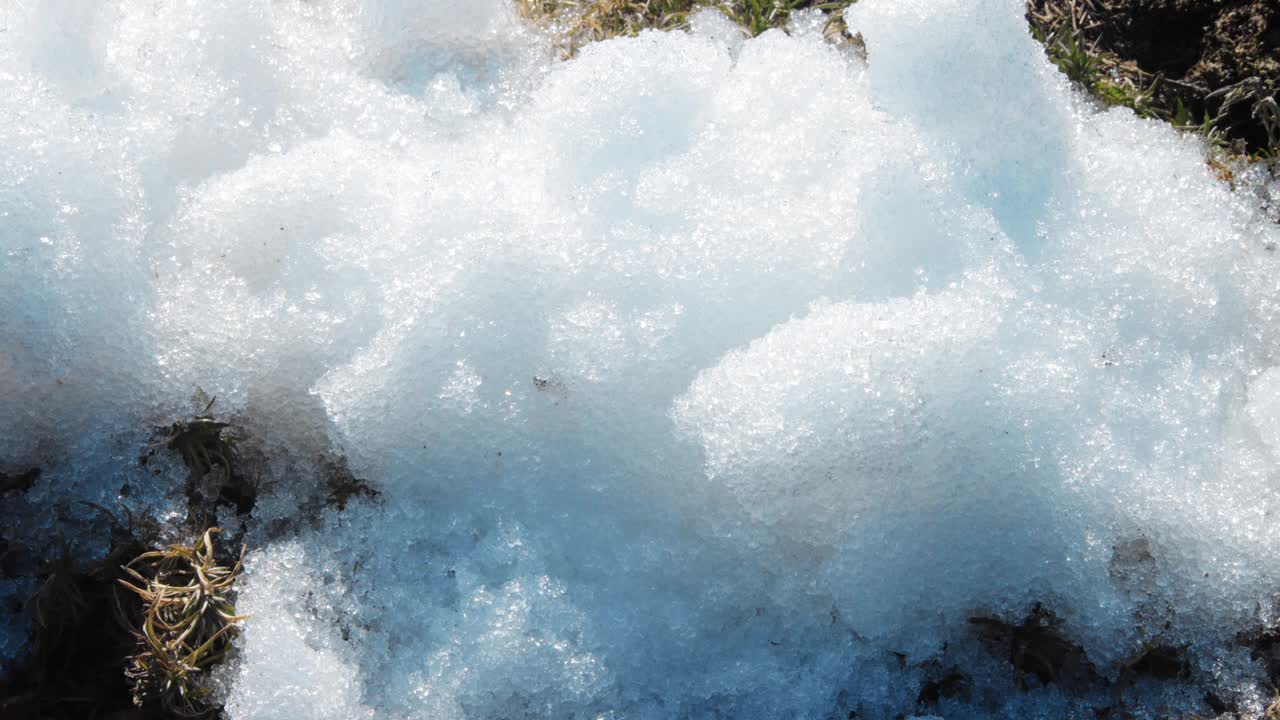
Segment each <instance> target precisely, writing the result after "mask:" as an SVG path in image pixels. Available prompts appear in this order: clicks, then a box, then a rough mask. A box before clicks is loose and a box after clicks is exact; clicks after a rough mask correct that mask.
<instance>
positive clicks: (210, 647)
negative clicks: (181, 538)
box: [117, 528, 245, 717]
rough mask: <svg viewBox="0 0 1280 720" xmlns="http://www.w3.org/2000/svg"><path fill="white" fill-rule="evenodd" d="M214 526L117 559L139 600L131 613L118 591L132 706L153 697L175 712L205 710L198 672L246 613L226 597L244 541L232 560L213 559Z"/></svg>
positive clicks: (225, 646)
mask: <svg viewBox="0 0 1280 720" xmlns="http://www.w3.org/2000/svg"><path fill="white" fill-rule="evenodd" d="M219 532H220V531H219V530H218V529H217V528H210V529H209V530H206V531H205V532H204V534H203V535H201V536H200V538H199V539H198V540H196V542H195V543H194V544H193V545H191V546H190V547H187V546H183V545H172V546H170V547H169V548H167V549H165V550H156V551H152V552H146V553H143V554H141V555H139V556H138V557H136V558H134V559H133V560H132V561H130V562H129V563H128V564H127V565H125V566H123V570H124V572H125V573H126V574H127V575H128V578H127V579H123V580H120V581H119V584H120V586H121V588H123V589H124V590H127V591H128V594H129V595H131V596H133V597H135V598H137V600H140V601H141V606H140V607H139V608H138V610H137V613H136V614H134V613H130V612H129V611H128V610H126V609H125V607H126V603H125V602H123V601H122V599H121V598H120V597H119V596H117V600H118V601H120V602H118V605H117V607H118V608H119V610H120V615H121V619H122V621H123V622H125V623H126V624H128V626H129V627H130V628H131V631H132V633H133V636H134V638H135V639H136V641H137V652H135V653H134V654H133V655H132V656H130V657H129V659H128V665H127V668H126V670H125V675H126V677H128V679H129V681H130V682H131V684H132V686H133V701H134V703H135V704H136V705H138V706H141V705H142V704H143V703H144V702H146V701H147V700H149V699H152V698H155V699H158V700H159V701H160V703H161V705H163V706H164V708H165V709H166V710H168V711H169V712H172V713H175V714H178V715H182V716H186V717H200V716H203V715H205V714H207V713H208V712H209V708H208V706H207V703H206V695H207V694H208V689H207V688H205V687H204V686H203V685H202V684H201V683H200V681H199V677H198V676H199V674H200V673H201V672H202V671H204V670H206V669H208V668H209V667H210V666H211V665H213V664H214V663H217V662H219V661H220V660H222V659H223V658H224V657H225V655H226V653H227V652H228V651H229V650H230V649H231V640H232V638H233V637H234V635H235V633H236V629H237V627H236V626H237V624H238V623H239V622H240V621H242V620H244V619H245V616H243V615H237V614H236V610H235V605H234V604H233V603H232V600H231V596H232V593H233V586H234V584H235V581H236V577H237V576H238V575H239V573H240V569H241V566H242V561H243V558H244V549H243V548H242V549H241V551H240V557H239V559H237V560H236V562H235V564H234V565H231V566H227V565H224V564H221V563H219V562H218V560H217V559H216V558H215V552H214V543H213V536H214V535H215V534H218V533H219ZM133 605H134V606H135V607H136V606H137V603H136V602H135V603H133ZM138 618H140V622H139V620H138Z"/></svg>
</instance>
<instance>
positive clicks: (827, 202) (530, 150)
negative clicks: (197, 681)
mask: <svg viewBox="0 0 1280 720" xmlns="http://www.w3.org/2000/svg"><path fill="white" fill-rule="evenodd" d="M73 5H75V4H66V3H62V2H54V1H52V0H49V1H45V0H10V2H7V3H4V4H3V7H0V28H2V29H4V30H5V32H4V34H3V35H0V38H3V40H0V89H2V90H3V92H0V166H2V167H3V168H4V172H3V173H0V217H3V219H4V224H3V230H0V307H3V308H4V312H3V313H0V472H10V471H13V472H16V471H18V470H22V469H25V468H29V467H40V468H41V469H42V470H43V472H42V474H41V476H40V480H39V482H38V483H37V484H35V485H34V486H33V488H32V489H31V490H30V491H28V492H27V493H25V494H21V495H19V494H6V495H5V496H4V497H3V500H2V502H3V506H0V509H2V510H3V512H4V513H5V517H6V518H13V522H12V526H11V527H9V528H8V529H6V531H5V533H6V535H7V537H8V539H19V540H22V541H24V542H29V543H38V542H47V541H48V540H49V539H50V538H52V537H53V533H54V532H55V531H56V528H55V518H53V517H51V516H50V515H49V514H48V513H47V512H45V513H42V512H41V510H40V508H42V507H47V504H48V503H50V502H55V501H65V502H67V503H68V507H71V506H73V505H74V501H78V500H87V501H92V502H96V503H100V504H109V503H111V502H113V501H114V500H115V499H116V498H117V496H120V495H122V494H124V495H126V496H127V498H128V499H129V501H130V502H135V503H141V504H143V505H148V506H150V507H152V508H156V509H158V511H159V512H173V511H174V507H176V506H177V505H180V497H179V496H180V492H179V491H180V487H178V485H180V480H179V479H178V478H180V476H181V473H180V472H179V469H178V468H176V467H168V468H167V470H166V472H163V473H160V474H158V475H157V474H154V473H153V467H154V466H153V467H147V468H142V467H137V466H136V463H134V462H132V461H133V458H134V457H136V455H137V452H138V449H139V448H140V447H142V446H143V445H144V444H145V443H146V442H148V440H149V439H150V438H149V435H148V433H149V428H150V427H152V426H154V425H156V424H163V423H164V422H166V421H168V420H169V419H171V418H173V417H176V416H179V415H181V414H183V413H184V412H189V406H188V404H187V398H188V397H190V396H191V395H192V393H193V392H195V390H196V388H197V387H199V388H200V389H202V390H203V391H204V392H205V393H207V394H208V395H209V396H217V398H218V405H217V409H218V410H219V411H220V412H221V413H224V414H226V415H228V416H231V417H234V418H236V419H237V422H238V423H239V424H240V425H241V426H242V427H243V428H244V429H245V430H246V432H247V433H248V434H249V435H251V436H252V438H253V442H254V443H257V444H258V448H259V450H260V451H261V453H260V454H261V456H262V457H264V458H268V460H266V461H264V464H263V466H262V467H261V468H258V472H260V473H261V476H262V478H263V488H262V489H263V492H262V495H261V497H260V498H259V503H258V507H257V508H256V509H255V510H254V513H253V515H252V516H249V517H248V518H247V519H244V518H242V519H241V520H243V521H245V522H246V527H247V535H246V537H247V538H248V541H249V542H250V544H251V546H252V547H253V550H252V552H251V553H250V562H249V564H248V566H247V569H246V573H245V578H244V581H243V582H244V587H243V590H242V593H241V605H242V606H243V610H245V611H247V612H251V613H253V618H252V619H251V620H250V621H249V622H248V623H247V625H246V628H245V633H244V635H243V637H242V638H241V640H240V641H239V642H240V647H241V653H240V654H239V657H238V659H237V660H236V661H235V662H234V663H233V664H231V665H229V666H227V667H225V668H223V669H222V670H221V671H220V675H219V682H220V684H221V687H222V689H221V693H222V697H224V698H225V700H226V703H227V705H226V707H227V714H228V716H229V717H230V718H233V719H234V720H250V719H265V718H275V717H280V718H285V717H288V718H303V719H305V718H365V717H367V718H373V717H376V718H427V717H430V718H497V717H505V718H565V717H577V718H586V717H590V718H616V719H621V718H655V719H656V718H671V717H735V718H757V717H758V718H778V717H797V718H801V717H802V718H821V717H840V718H843V717H848V716H849V713H850V712H851V711H852V712H857V713H858V717H873V718H874V717H894V716H896V715H898V714H907V715H912V714H915V715H921V716H924V715H930V714H937V715H940V716H945V717H948V718H960V717H997V716H999V717H1018V718H1024V717H1067V716H1074V714H1079V713H1082V712H1085V711H1086V710H1087V709H1088V708H1093V707H1100V706H1123V707H1124V708H1125V711H1126V712H1130V713H1135V714H1136V715H1137V716H1140V717H1151V716H1155V715H1157V714H1164V713H1168V714H1178V713H1183V714H1187V713H1191V712H1198V713H1204V712H1207V710H1206V709H1205V708H1204V706H1203V705H1202V703H1203V699H1204V697H1205V693H1206V692H1207V691H1212V692H1213V693H1215V695H1216V696H1218V697H1220V698H1223V699H1224V700H1227V701H1230V702H1233V703H1237V704H1239V705H1240V707H1242V708H1245V709H1249V708H1254V709H1255V710H1256V708H1257V707H1258V703H1260V702H1262V701H1263V696H1264V694H1263V692H1262V688H1263V687H1265V683H1266V681H1267V677H1266V672H1267V669H1266V668H1265V667H1264V666H1263V665H1262V664H1261V661H1255V660H1254V659H1253V658H1252V657H1251V655H1250V653H1249V650H1248V649H1247V648H1245V647H1243V646H1241V645H1240V638H1241V637H1244V636H1247V635H1249V634H1250V633H1257V632H1259V631H1260V630H1262V629H1264V628H1267V627H1272V626H1274V625H1275V624H1276V623H1277V622H1280V617H1278V615H1280V607H1277V604H1276V601H1275V598H1276V596H1277V595H1276V591H1277V590H1278V589H1280V524H1278V523H1277V522H1276V518H1277V517H1278V516H1277V513H1278V512H1280V482H1278V481H1280V431H1278V430H1277V429H1276V423H1277V419H1278V418H1280V376H1277V372H1280V371H1277V370H1276V369H1275V367H1276V366H1277V365H1280V330H1278V328H1280V324H1277V320H1280V315H1278V311H1280V283H1278V282H1277V281H1276V279H1275V278H1276V276H1277V270H1278V269H1280V261H1278V260H1277V258H1276V254H1275V247H1276V243H1277V242H1280V230H1277V228H1276V226H1275V225H1274V224H1271V223H1269V221H1268V220H1267V219H1266V217H1265V212H1264V208H1263V207H1262V205H1261V204H1260V202H1259V200H1258V198H1257V197H1255V196H1253V195H1249V194H1246V193H1240V194H1235V193H1233V192H1231V191H1230V190H1229V189H1228V188H1227V187H1225V186H1224V185H1223V184H1222V183H1221V182H1219V181H1218V180H1217V179H1216V178H1215V177H1214V175H1213V173H1212V172H1211V171H1210V170H1209V169H1208V168H1207V167H1206V166H1205V164H1204V162H1203V155H1202V148H1201V147H1200V146H1199V144H1198V143H1197V141H1196V140H1195V139H1194V138H1192V137H1189V136H1187V135H1185V134H1180V133H1178V132H1176V131H1174V130H1173V129H1171V128H1169V127H1167V126H1164V125H1161V124H1158V123H1154V122H1150V121H1144V120H1140V119H1137V118H1135V117H1133V116H1132V114H1131V113H1129V112H1128V111H1124V110H1112V111H1108V112H1100V111H1099V110H1097V109H1096V108H1095V107H1093V106H1092V105H1091V104H1089V102H1087V101H1086V100H1084V99H1082V98H1079V97H1076V96H1074V95H1073V94H1072V92H1071V91H1070V89H1069V88H1068V87H1067V85H1066V84H1065V81H1064V80H1063V79H1062V78H1061V77H1059V76H1058V75H1057V74H1056V72H1055V71H1054V70H1053V69H1052V68H1051V66H1050V65H1049V64H1048V62H1047V60H1045V58H1044V56H1043V52H1042V50H1041V49H1040V48H1039V47H1038V46H1037V45H1036V44H1035V43H1034V41H1033V40H1032V39H1031V38H1030V37H1029V35H1028V33H1027V29H1026V26H1025V22H1024V21H1023V18H1022V11H1023V8H1022V6H1021V4H1020V3H1019V2H1017V1H1016V0H861V2H859V3H858V4H857V5H856V6H854V7H853V8H851V9H850V10H849V12H848V14H847V20H848V22H849V25H850V27H851V29H852V30H853V31H855V32H860V33H861V34H862V35H863V37H864V39H865V42H866V49H867V58H866V60H864V59H863V58H862V57H861V56H860V55H859V54H857V53H856V52H854V51H852V50H841V49H838V48H836V47H834V46H832V45H830V44H827V43H825V42H824V41H823V39H822V37H821V31H820V23H817V22H814V21H813V17H811V16H808V15H805V14H803V13H799V14H798V16H797V19H796V20H795V23H794V27H793V28H792V30H793V31H792V32H791V33H789V34H788V33H783V32H781V31H770V32H767V33H765V34H763V35H761V36H760V37H758V38H754V39H751V40H747V41H745V42H744V41H743V40H742V39H741V38H740V37H737V36H736V35H735V34H734V33H733V32H731V31H729V29H728V28H727V27H726V25H725V23H724V21H722V20H720V19H718V18H717V17H715V16H713V15H702V16H699V17H698V18H696V19H695V21H694V22H693V24H692V25H693V30H692V31H691V32H689V33H671V34H661V33H643V34H641V35H640V36H639V37H636V38H629V39H618V40H613V41H609V42H603V43H598V44H595V45H591V46H589V47H586V48H584V49H583V50H582V51H581V53H580V54H579V55H578V56H577V57H576V58H574V59H573V60H571V61H566V62H557V61H554V60H553V59H552V58H551V53H550V50H549V47H550V43H549V42H547V40H546V39H545V38H540V37H538V36H537V35H536V34H535V33H533V32H532V31H531V30H529V29H527V28H525V27H524V26H522V25H521V24H520V23H519V21H518V19H517V18H516V15H515V13H514V11H513V10H512V9H511V7H509V6H508V5H507V4H506V3H505V2H499V0H484V1H477V2H468V3H458V2H447V1H445V0H417V1H414V2H410V1H409V0H363V1H357V0H305V1H304V0H274V1H268V0H235V1H234V2H233V1H232V0H201V1H200V2H195V1H194V0H192V1H187V0H182V1H178V2H167V3H159V4H157V3H153V2H144V1H142V0H136V1H135V0H112V1H110V2H103V3H98V4H95V5H94V6H93V8H92V9H89V10H86V9H85V8H84V7H80V6H75V7H73ZM337 456H343V457H345V458H346V460H347V461H348V462H349V463H350V468H351V470H352V471H353V472H354V474H355V476H356V477H359V478H364V479H367V480H368V481H369V482H370V483H371V485H372V486H373V487H374V488H376V489H377V490H378V491H379V492H380V493H381V495H380V496H379V498H378V499H377V500H376V501H353V502H352V503H351V504H350V505H349V506H348V507H347V508H346V509H345V510H342V511H338V510H337V509H330V510H326V511H324V512H323V513H321V514H319V515H317V516H315V517H299V516H298V514H299V513H298V509H299V507H300V505H301V504H302V499H304V498H310V497H314V496H316V494H317V493H319V494H321V495H323V492H324V490H323V488H322V485H323V480H322V478H323V476H324V462H326V460H325V458H330V459H331V458H333V457H337ZM75 512H80V513H83V515H82V516H83V517H88V516H89V515H91V514H92V513H91V512H90V511H88V510H84V509H81V510H77V511H75ZM227 522H228V523H232V522H240V521H237V520H234V519H231V518H228V519H227ZM6 592H7V591H6ZM1037 604H1039V605H1037ZM1037 606H1038V607H1040V608H1043V609H1047V611H1051V613H1052V617H1053V618H1054V620H1053V621H1052V627H1053V631H1052V632H1053V633H1056V635H1055V637H1060V638H1062V642H1063V643H1066V644H1069V645H1070V646H1072V647H1073V648H1076V649H1077V651H1078V653H1080V654H1081V656H1082V657H1087V658H1088V662H1089V664H1090V666H1091V669H1090V671H1089V672H1088V673H1084V672H1081V673H1077V675H1076V677H1077V679H1079V682H1074V681H1069V678H1068V677H1067V673H1066V671H1065V670H1064V669H1063V668H1062V667H1059V666H1058V665H1054V667H1053V668H1051V670H1053V672H1050V673H1049V677H1039V678H1038V679H1036V678H1033V679H1032V680H1030V681H1029V683H1028V681H1027V679H1026V678H1027V676H1030V675H1035V674H1036V673H1028V672H1027V668H1026V667H1025V666H1024V667H1014V666H1013V665H1011V664H1010V662H1009V657H1010V656H1009V654H1008V651H1007V650H1004V651H1001V650H998V649H997V650H993V649H992V643H993V642H995V641H992V639H991V637H984V636H983V633H982V632H981V631H980V628H981V627H987V628H1002V627H1003V628H1013V627H1015V626H1018V625H1019V624H1020V623H1022V622H1023V621H1024V619H1025V618H1027V617H1028V614H1029V613H1032V609H1033V608H1035V607H1037ZM975 618H976V619H978V622H975ZM11 622H16V621H11ZM1046 622H1048V621H1047V620H1046ZM991 632H997V631H994V630H993V631H991ZM999 632H1008V633H1012V632H1014V631H1013V630H1004V631H999ZM1019 632H1024V633H1026V632H1032V631H1019ZM1037 632H1038V631H1037ZM1046 633H1048V631H1047V630H1046V631H1044V633H1041V634H1040V635H1035V637H1042V636H1044V635H1045V634H1046ZM1032 634H1034V632H1032ZM10 635H13V633H6V634H5V638H9V636H10ZM1017 637H1024V636H1021V635H1020V636H1017ZM1004 642H1007V638H1006V640H1005V641H1004ZM1015 642H1021V641H1015ZM1046 642H1047V641H1046ZM996 644H998V642H996ZM13 645H14V643H13V642H11V641H10V640H9V639H6V640H5V641H4V642H3V643H0V648H3V649H4V652H5V653H6V654H9V655H12V653H13V650H12V647H13ZM1150 648H1174V649H1177V650H1179V652H1182V653H1183V656H1184V657H1185V658H1187V668H1186V670H1185V672H1184V673H1182V674H1181V676H1180V677H1152V676H1146V675H1142V676H1135V675H1134V674H1133V672H1130V671H1129V670H1127V669H1126V668H1131V667H1132V666H1133V665H1134V661H1135V660H1136V659H1138V658H1140V657H1141V656H1142V655H1143V653H1144V652H1146V651H1147V650H1148V649H1150ZM1001 652H1003V653H1004V654H1003V655H1002V654H1001ZM1073 652H1074V651H1073ZM1055 662H1056V661H1055ZM1050 664H1053V663H1050ZM953 671H956V672H959V673H960V674H961V675H962V676H963V682H960V681H957V682H955V683H952V685H950V686H947V685H942V684H940V683H941V681H942V680H943V678H945V677H947V676H948V675H949V674H950V673H952V672H953ZM931 684H932V685H931ZM929 687H933V688H934V692H933V694H932V695H930V694H929V693H927V692H925V690H922V688H924V689H928V688H929ZM948 687H950V688H952V689H954V688H955V687H961V688H963V690H962V691H961V690H957V691H955V692H952V691H950V690H948V691H946V692H943V690H941V689H939V688H948ZM1089 712H1091V710H1090V711H1089Z"/></svg>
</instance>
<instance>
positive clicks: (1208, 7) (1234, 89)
mask: <svg viewBox="0 0 1280 720" xmlns="http://www.w3.org/2000/svg"><path fill="white" fill-rule="evenodd" d="M1028 15H1029V17H1030V18H1031V20H1032V23H1033V25H1035V24H1036V23H1037V22H1041V23H1043V22H1044V19H1045V18H1054V19H1057V20H1064V21H1065V25H1066V26H1067V27H1071V28H1073V29H1074V30H1075V31H1076V32H1077V33H1078V34H1079V36H1080V38H1081V39H1082V40H1083V42H1084V44H1085V46H1086V47H1087V48H1089V49H1090V50H1091V51H1094V52H1097V53H1099V54H1105V55H1109V56H1112V57H1113V59H1114V61H1115V62H1114V63H1113V64H1110V65H1111V66H1110V67H1109V68H1108V69H1109V70H1110V71H1112V72H1113V73H1119V74H1122V75H1127V76H1129V77H1130V78H1131V79H1133V80H1134V81H1135V84H1139V85H1141V86H1149V85H1150V84H1152V83H1156V82H1158V85H1157V90H1156V93H1155V94H1156V96H1157V103H1158V104H1159V105H1160V106H1161V109H1162V110H1163V111H1164V114H1166V115H1168V116H1170V117H1172V116H1173V115H1174V114H1175V112H1176V107H1177V104H1178V103H1179V102H1181V103H1182V105H1183V106H1184V107H1185V108H1186V109H1187V110H1189V111H1190V112H1191V113H1192V115H1193V116H1194V117H1195V118H1196V120H1197V121H1199V119H1200V118H1202V117H1203V116H1204V114H1205V113H1206V112H1207V113H1208V114H1209V116H1210V117H1217V118H1219V120H1218V123H1217V125H1218V127H1220V128H1222V130H1223V131H1225V132H1226V133H1227V136H1228V137H1229V138H1230V139H1232V140H1239V141H1242V143H1243V144H1244V145H1245V146H1246V149H1247V151H1249V152H1257V151H1263V150H1268V149H1271V150H1272V151H1273V152H1274V151H1275V150H1276V149H1278V148H1280V116H1276V115H1274V114H1272V113H1271V110H1273V109H1274V108H1275V107H1276V105H1275V103H1276V93H1277V90H1280V2H1278V1H1277V0H1029V2H1028ZM1268 101H1269V103H1268Z"/></svg>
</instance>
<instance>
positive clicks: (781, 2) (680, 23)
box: [516, 0, 856, 56]
mask: <svg viewBox="0 0 1280 720" xmlns="http://www.w3.org/2000/svg"><path fill="white" fill-rule="evenodd" d="M855 1H856V0H516V8H517V10H518V11H519V12H520V14H521V15H522V16H523V17H524V18H526V19H527V20H530V21H531V22H535V23H538V24H541V25H544V26H547V27H550V28H552V29H553V30H554V31H555V33H556V34H557V35H558V36H559V37H560V39H561V40H560V42H561V49H562V50H563V52H564V55H565V56H572V55H573V54H574V53H576V52H577V51H578V49H580V48H581V47H582V46H583V45H586V44H587V43H591V42H595V41H597V40H607V39H609V38H614V37H620V36H632V35H635V34H637V33H639V32H640V31H641V30H677V29H681V28H684V27H686V26H687V25H688V22H689V16H690V15H692V14H693V13H694V12H695V11H697V10H699V9H702V8H716V9H718V10H720V12H722V13H724V14H725V16H726V17H728V18H729V19H730V20H732V21H733V22H735V23H736V24H737V25H738V26H739V27H740V28H742V31H743V33H745V34H746V35H749V36H753V37H754V36H756V35H759V34H760V33H762V32H764V31H765V30H768V29H770V28H778V27H784V26H785V25H786V24H787V22H788V21H789V20H790V19H791V13H792V12H794V11H796V10H802V9H806V8H816V9H819V10H822V11H824V12H826V13H827V16H828V21H827V27H826V34H827V36H828V37H829V38H839V37H841V36H842V35H843V33H844V30H845V28H844V21H843V20H842V19H841V11H843V10H844V9H845V8H847V7H849V6H850V5H852V4H853V3H854V2H855Z"/></svg>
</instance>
